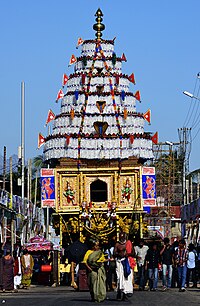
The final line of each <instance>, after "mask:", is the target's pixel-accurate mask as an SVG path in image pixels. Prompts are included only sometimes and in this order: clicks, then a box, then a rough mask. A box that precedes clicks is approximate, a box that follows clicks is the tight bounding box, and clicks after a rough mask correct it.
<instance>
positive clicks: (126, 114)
mask: <svg viewBox="0 0 200 306" xmlns="http://www.w3.org/2000/svg"><path fill="white" fill-rule="evenodd" d="M127 116H128V111H127V108H126V107H125V108H124V119H126V118H127Z"/></svg>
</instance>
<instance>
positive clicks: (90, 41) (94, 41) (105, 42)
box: [83, 39, 114, 45]
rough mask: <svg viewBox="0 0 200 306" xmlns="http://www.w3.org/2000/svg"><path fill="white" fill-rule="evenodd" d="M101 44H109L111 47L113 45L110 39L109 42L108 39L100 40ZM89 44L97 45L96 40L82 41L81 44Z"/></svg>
mask: <svg viewBox="0 0 200 306" xmlns="http://www.w3.org/2000/svg"><path fill="white" fill-rule="evenodd" d="M101 42H102V43H103V44H108V45H109V44H111V45H114V40H113V39H112V40H109V39H106V40H104V39H101ZM91 43H95V44H97V43H98V40H97V39H87V40H84V42H83V45H84V44H91Z"/></svg>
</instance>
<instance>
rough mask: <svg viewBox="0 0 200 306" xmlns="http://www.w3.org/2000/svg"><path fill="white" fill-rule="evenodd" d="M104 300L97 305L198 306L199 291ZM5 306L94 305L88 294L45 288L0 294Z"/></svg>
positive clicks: (110, 296)
mask: <svg viewBox="0 0 200 306" xmlns="http://www.w3.org/2000/svg"><path fill="white" fill-rule="evenodd" d="M107 297H108V298H107V300H105V301H104V302H102V303H101V304H100V305H107V306H109V305H112V306H118V305H123V304H125V305H129V304H130V305H131V304H132V305H134V306H160V305H163V306H165V305H166V306H187V305H188V306H189V305H191V306H197V305H200V289H189V290H187V291H186V292H178V289H171V290H170V291H168V292H162V291H161V290H159V291H157V292H150V291H143V292H141V291H135V292H134V294H133V296H132V297H131V298H130V299H129V301H127V302H119V301H117V300H116V294H115V293H114V292H109V293H108V294H107ZM1 303H2V304H3V305H5V306H25V305H26V306H61V305H62V306H63V305H69V306H85V305H91V306H92V305H97V303H93V302H91V301H90V296H89V293H88V292H75V291H73V290H71V289H70V288H65V287H58V288H51V287H50V288H46V287H36V288H31V289H30V290H27V291H25V290H21V291H19V292H18V293H4V294H3V293H1V294H0V305H1Z"/></svg>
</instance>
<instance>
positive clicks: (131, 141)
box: [129, 135, 134, 144]
mask: <svg viewBox="0 0 200 306" xmlns="http://www.w3.org/2000/svg"><path fill="white" fill-rule="evenodd" d="M129 139H130V143H131V144H133V142H134V136H133V135H130V136H129Z"/></svg>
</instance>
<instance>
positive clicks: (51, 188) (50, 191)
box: [40, 169, 55, 207]
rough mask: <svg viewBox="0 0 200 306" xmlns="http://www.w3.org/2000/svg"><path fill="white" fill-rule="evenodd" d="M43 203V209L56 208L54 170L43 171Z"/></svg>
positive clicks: (41, 180) (41, 177)
mask: <svg viewBox="0 0 200 306" xmlns="http://www.w3.org/2000/svg"><path fill="white" fill-rule="evenodd" d="M40 182H41V202H42V207H54V206H55V177H54V169H41V176H40Z"/></svg>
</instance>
